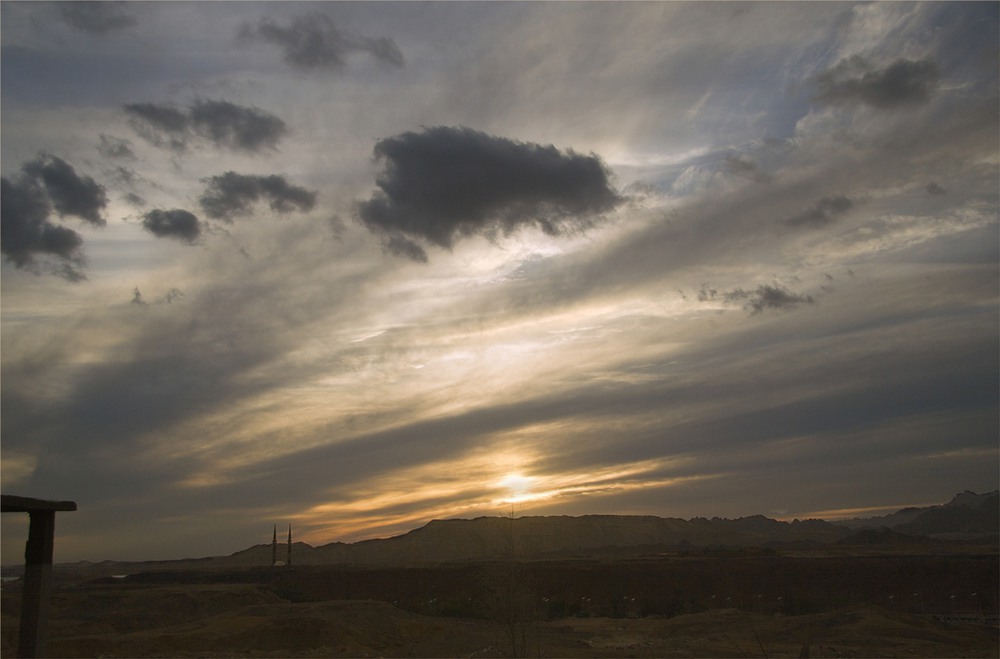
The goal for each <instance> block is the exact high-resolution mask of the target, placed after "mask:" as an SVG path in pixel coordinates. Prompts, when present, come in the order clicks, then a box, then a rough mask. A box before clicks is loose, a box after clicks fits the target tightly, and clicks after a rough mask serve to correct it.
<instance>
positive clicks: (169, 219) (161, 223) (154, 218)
mask: <svg viewBox="0 0 1000 659" xmlns="http://www.w3.org/2000/svg"><path fill="white" fill-rule="evenodd" d="M142 226H143V228H144V229H146V230H147V231H149V232H150V233H152V234H153V235H155V236H159V237H161V238H176V239H178V240H182V241H184V242H186V243H194V242H195V241H196V240H197V239H198V237H199V236H200V235H201V223H200V222H199V220H198V218H197V216H195V215H194V213H191V212H188V211H186V210H182V209H180V208H175V209H173V210H160V209H154V210H151V211H149V212H148V213H146V214H145V215H144V216H143V218H142Z"/></svg>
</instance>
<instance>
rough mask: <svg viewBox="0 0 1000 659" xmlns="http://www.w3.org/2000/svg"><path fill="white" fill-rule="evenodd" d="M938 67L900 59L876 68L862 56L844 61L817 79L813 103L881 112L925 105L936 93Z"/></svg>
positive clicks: (933, 64) (923, 60) (929, 61)
mask: <svg viewBox="0 0 1000 659" xmlns="http://www.w3.org/2000/svg"><path fill="white" fill-rule="evenodd" d="M938 79H939V71H938V67H937V64H935V63H934V62H933V61H932V60H929V59H922V60H908V59H898V60H896V61H895V62H893V63H892V64H890V65H888V66H886V67H885V68H882V69H876V68H874V67H873V66H872V64H871V63H870V62H869V61H868V60H866V59H865V58H863V57H860V56H854V57H850V58H848V59H844V60H841V61H840V62H838V63H837V64H836V65H835V66H834V67H833V68H831V69H827V70H826V71H824V72H823V73H821V74H819V76H817V78H816V94H815V96H814V97H813V100H815V101H817V102H819V103H824V104H830V105H853V104H857V103H860V104H863V105H869V106H871V107H874V108H879V109H881V110H890V109H894V108H899V107H905V106H912V105H922V104H924V103H926V102H927V101H928V100H929V99H930V97H931V95H932V93H933V92H934V91H935V90H936V88H937V85H938Z"/></svg>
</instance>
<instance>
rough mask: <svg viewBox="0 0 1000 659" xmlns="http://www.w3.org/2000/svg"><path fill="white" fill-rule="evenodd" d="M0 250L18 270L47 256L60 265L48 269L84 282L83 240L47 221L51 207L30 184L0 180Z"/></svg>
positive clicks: (38, 189) (33, 184)
mask: <svg viewBox="0 0 1000 659" xmlns="http://www.w3.org/2000/svg"><path fill="white" fill-rule="evenodd" d="M0 187H2V190H0V249H2V251H3V253H4V254H6V255H7V258H8V260H10V261H11V262H13V263H14V265H15V266H17V267H18V268H23V269H34V268H35V267H36V266H37V264H36V261H35V256H36V255H38V254H49V255H53V256H56V257H58V258H59V259H61V260H62V263H61V264H59V265H58V266H56V267H55V268H50V271H51V272H53V273H54V274H58V275H60V276H62V277H63V278H65V279H68V280H70V281H79V280H81V279H84V278H85V277H84V275H83V274H82V267H83V265H84V258H83V252H82V250H81V247H82V245H83V238H81V237H80V234H78V233H77V232H75V231H73V230H72V229H68V228H66V227H63V226H60V225H56V224H52V223H51V222H49V221H48V216H49V212H50V210H51V206H50V204H49V200H48V197H47V196H46V195H45V191H44V190H43V189H42V188H41V187H40V186H39V185H38V184H37V183H35V182H34V181H32V180H30V179H22V180H20V181H17V182H12V181H9V180H8V179H6V178H2V179H0Z"/></svg>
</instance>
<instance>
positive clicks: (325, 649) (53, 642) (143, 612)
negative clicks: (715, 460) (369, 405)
mask: <svg viewBox="0 0 1000 659" xmlns="http://www.w3.org/2000/svg"><path fill="white" fill-rule="evenodd" d="M17 606H18V602H17V597H16V594H15V593H11V592H10V591H7V590H5V592H4V615H3V620H2V646H0V654H2V656H14V654H15V648H16V638H17V628H18V618H17V613H18V610H17ZM514 631H515V632H516V633H517V634H518V635H519V638H523V640H524V642H525V646H524V647H526V649H527V655H528V656H533V657H798V656H800V655H801V653H802V651H803V648H804V647H807V648H808V653H809V654H808V656H810V657H997V656H998V655H1000V644H998V630H997V628H996V627H990V626H987V625H983V624H972V623H955V622H951V623H945V622H942V621H939V620H935V619H933V618H931V617H925V616H916V615H911V614H904V613H897V612H893V611H889V610H886V609H882V608H878V607H875V606H871V605H859V606H855V607H846V608H842V609H838V610H836V611H832V612H827V613H823V614H814V615H803V616H775V615H764V614H753V613H748V612H745V611H738V610H736V609H718V610H713V611H707V612H703V613H697V614H691V615H682V616H676V617H672V618H662V617H646V618H635V619H613V618H563V619H558V620H549V621H534V622H530V623H526V624H524V625H523V626H522V625H519V626H516V628H515V630H514ZM509 632H510V627H508V626H504V625H501V624H500V623H497V622H493V621H485V620H470V619H456V618H444V617H431V616H423V615H418V614H415V613H411V612H408V611H403V610H401V609H399V608H396V607H394V606H393V605H392V604H390V603H386V602H379V601H358V600H350V601H344V600H334V601H327V602H307V603H292V602H288V601H286V600H283V599H281V598H280V597H278V596H277V595H275V594H274V593H272V592H270V591H268V590H266V589H263V588H261V587H259V586H255V585H227V584H219V585H214V584H213V585H187V586H150V587H116V586H100V587H98V586H90V587H87V588H78V589H66V590H62V591H57V592H56V593H55V594H54V595H53V601H52V616H51V622H50V635H49V642H48V647H47V652H48V654H49V655H50V656H56V657H98V656H102V657H233V656H243V657H378V656H382V657H500V656H510V655H511V654H512V651H511V645H510V641H509V640H508V639H509Z"/></svg>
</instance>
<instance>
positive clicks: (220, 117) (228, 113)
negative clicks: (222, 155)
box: [125, 100, 288, 153]
mask: <svg viewBox="0 0 1000 659" xmlns="http://www.w3.org/2000/svg"><path fill="white" fill-rule="evenodd" d="M125 112H126V113H127V114H129V115H130V118H131V124H132V128H133V129H134V130H135V131H136V133H137V134H138V135H139V136H140V137H142V138H143V139H145V140H146V141H147V142H149V143H150V144H152V145H154V146H157V147H162V148H168V149H171V150H173V151H177V152H183V151H185V150H187V148H188V144H189V142H190V140H191V139H192V138H201V139H204V140H207V141H209V142H211V143H212V144H213V145H215V146H216V147H219V148H227V149H231V150H233V151H246V152H250V153H257V152H260V151H263V150H265V149H274V148H277V145H278V142H279V141H280V140H281V138H283V137H284V136H285V134H286V133H287V132H288V127H287V126H286V125H285V122H284V121H282V120H281V119H279V118H278V117H276V116H275V115H273V114H270V113H268V112H265V111H263V110H261V109H259V108H253V107H244V106H240V105H236V104H234V103H229V102H228V101H211V100H209V101H197V102H195V104H194V105H192V106H191V107H190V108H188V109H187V110H186V111H185V110H181V109H178V108H176V107H173V106H170V105H157V104H155V103H130V104H127V105H125Z"/></svg>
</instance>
